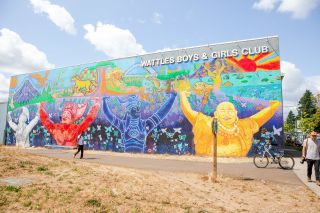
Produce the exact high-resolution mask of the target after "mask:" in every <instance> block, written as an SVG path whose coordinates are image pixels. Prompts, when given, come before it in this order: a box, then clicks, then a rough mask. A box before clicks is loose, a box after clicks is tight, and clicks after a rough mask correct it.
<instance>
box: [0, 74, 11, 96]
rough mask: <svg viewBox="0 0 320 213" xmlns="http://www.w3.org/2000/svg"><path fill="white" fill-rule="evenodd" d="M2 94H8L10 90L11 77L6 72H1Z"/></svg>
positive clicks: (0, 90) (0, 89)
mask: <svg viewBox="0 0 320 213" xmlns="http://www.w3.org/2000/svg"><path fill="white" fill-rule="evenodd" d="M0 82H1V87H0V94H6V93H8V91H9V85H10V79H9V77H7V76H5V75H4V74H1V73H0Z"/></svg>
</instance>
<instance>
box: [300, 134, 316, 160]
mask: <svg viewBox="0 0 320 213" xmlns="http://www.w3.org/2000/svg"><path fill="white" fill-rule="evenodd" d="M307 141H308V147H306V149H307V155H306V158H307V159H310V160H320V155H319V152H320V141H317V139H316V140H312V139H311V138H307V139H305V140H304V142H303V146H306V145H307Z"/></svg>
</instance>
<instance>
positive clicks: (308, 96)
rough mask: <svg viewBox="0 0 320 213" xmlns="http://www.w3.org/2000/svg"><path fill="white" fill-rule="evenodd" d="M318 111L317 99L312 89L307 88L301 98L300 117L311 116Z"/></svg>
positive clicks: (299, 105)
mask: <svg viewBox="0 0 320 213" xmlns="http://www.w3.org/2000/svg"><path fill="white" fill-rule="evenodd" d="M316 111H317V105H316V99H315V97H314V96H313V94H312V92H311V91H310V90H306V91H305V93H304V94H303V96H302V97H301V98H300V100H299V104H298V117H299V118H311V117H312V116H313V115H314V114H315V113H316Z"/></svg>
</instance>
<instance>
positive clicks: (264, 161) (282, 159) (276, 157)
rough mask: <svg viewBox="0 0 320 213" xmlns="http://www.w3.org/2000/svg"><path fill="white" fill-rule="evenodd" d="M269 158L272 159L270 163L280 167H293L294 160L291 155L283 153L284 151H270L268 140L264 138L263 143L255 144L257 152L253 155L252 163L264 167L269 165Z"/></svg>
mask: <svg viewBox="0 0 320 213" xmlns="http://www.w3.org/2000/svg"><path fill="white" fill-rule="evenodd" d="M269 158H271V159H272V162H271V163H277V164H279V166H280V167H281V168H282V169H286V170H290V169H293V167H294V165H295V161H294V159H293V157H291V156H289V155H285V154H284V152H273V151H271V145H270V140H266V142H265V143H264V144H263V143H262V142H260V145H258V146H257V154H256V155H255V156H254V157H253V163H254V165H255V166H256V167H258V168H266V167H267V166H268V165H269Z"/></svg>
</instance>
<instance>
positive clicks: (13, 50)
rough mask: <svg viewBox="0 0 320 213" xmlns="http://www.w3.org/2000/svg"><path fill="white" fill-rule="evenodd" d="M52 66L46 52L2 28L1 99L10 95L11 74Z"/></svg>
mask: <svg viewBox="0 0 320 213" xmlns="http://www.w3.org/2000/svg"><path fill="white" fill-rule="evenodd" d="M52 68H54V65H53V64H50V63H49V62H48V60H47V56H46V54H45V53H43V52H42V51H40V50H39V49H38V48H37V47H35V46H34V45H32V44H30V43H27V42H25V41H23V40H22V39H21V38H20V36H19V35H18V34H17V33H15V32H13V31H11V30H9V29H6V28H2V29H0V82H1V87H0V88H1V89H0V99H3V98H4V97H5V98H6V97H7V95H8V89H7V88H9V75H18V74H22V73H29V72H33V71H36V70H43V69H52Z"/></svg>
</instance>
